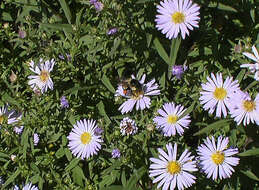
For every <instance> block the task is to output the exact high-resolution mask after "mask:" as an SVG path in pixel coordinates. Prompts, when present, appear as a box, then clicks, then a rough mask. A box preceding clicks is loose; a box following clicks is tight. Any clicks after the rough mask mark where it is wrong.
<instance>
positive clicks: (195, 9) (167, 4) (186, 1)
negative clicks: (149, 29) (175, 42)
mask: <svg viewBox="0 0 259 190" xmlns="http://www.w3.org/2000/svg"><path fill="white" fill-rule="evenodd" d="M199 9H200V7H199V6H198V5H197V4H195V3H193V2H192V1H191V0H164V1H161V2H160V5H158V6H157V12H158V13H159V14H158V15H156V19H155V21H156V28H158V30H161V32H162V33H163V34H166V37H167V38H168V39H172V38H176V37H177V36H178V34H179V33H181V36H182V38H183V39H184V38H185V36H186V35H189V30H193V28H194V27H196V28H198V27H199V25H198V22H199V20H200V17H199V14H200V13H199Z"/></svg>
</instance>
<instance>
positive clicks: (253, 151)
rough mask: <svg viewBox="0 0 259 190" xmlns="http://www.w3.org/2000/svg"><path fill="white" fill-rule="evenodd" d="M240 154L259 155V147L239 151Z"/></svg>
mask: <svg viewBox="0 0 259 190" xmlns="http://www.w3.org/2000/svg"><path fill="white" fill-rule="evenodd" d="M238 155H239V156H258V155H259V148H254V149H251V150H247V151H245V152H241V153H239V154H238Z"/></svg>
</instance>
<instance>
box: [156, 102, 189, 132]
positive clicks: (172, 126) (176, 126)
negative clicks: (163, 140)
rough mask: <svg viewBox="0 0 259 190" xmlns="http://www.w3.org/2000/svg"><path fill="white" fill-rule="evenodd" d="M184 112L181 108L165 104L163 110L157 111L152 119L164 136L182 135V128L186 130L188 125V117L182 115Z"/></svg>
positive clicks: (172, 104)
mask: <svg viewBox="0 0 259 190" xmlns="http://www.w3.org/2000/svg"><path fill="white" fill-rule="evenodd" d="M185 111H186V109H184V107H183V106H181V105H175V104H174V103H173V102H172V103H165V104H164V105H163V109H159V110H158V113H159V114H160V116H157V117H155V118H154V119H153V121H154V122H155V123H156V125H157V128H162V130H163V133H164V135H165V136H173V135H175V134H176V133H178V134H179V135H183V132H184V128H188V125H189V124H190V122H191V120H190V116H189V115H186V116H184V117H182V116H183V114H184V112H185Z"/></svg>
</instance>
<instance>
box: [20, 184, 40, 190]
mask: <svg viewBox="0 0 259 190" xmlns="http://www.w3.org/2000/svg"><path fill="white" fill-rule="evenodd" d="M22 190H38V187H36V186H35V185H32V183H28V184H27V185H25V186H24V187H23V188H22Z"/></svg>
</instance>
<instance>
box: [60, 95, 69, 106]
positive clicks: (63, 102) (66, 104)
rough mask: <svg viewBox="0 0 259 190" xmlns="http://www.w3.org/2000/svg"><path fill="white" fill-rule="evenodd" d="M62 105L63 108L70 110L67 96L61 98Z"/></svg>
mask: <svg viewBox="0 0 259 190" xmlns="http://www.w3.org/2000/svg"><path fill="white" fill-rule="evenodd" d="M60 104H61V108H68V107H69V103H68V101H67V99H66V96H62V97H61V98H60Z"/></svg>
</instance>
